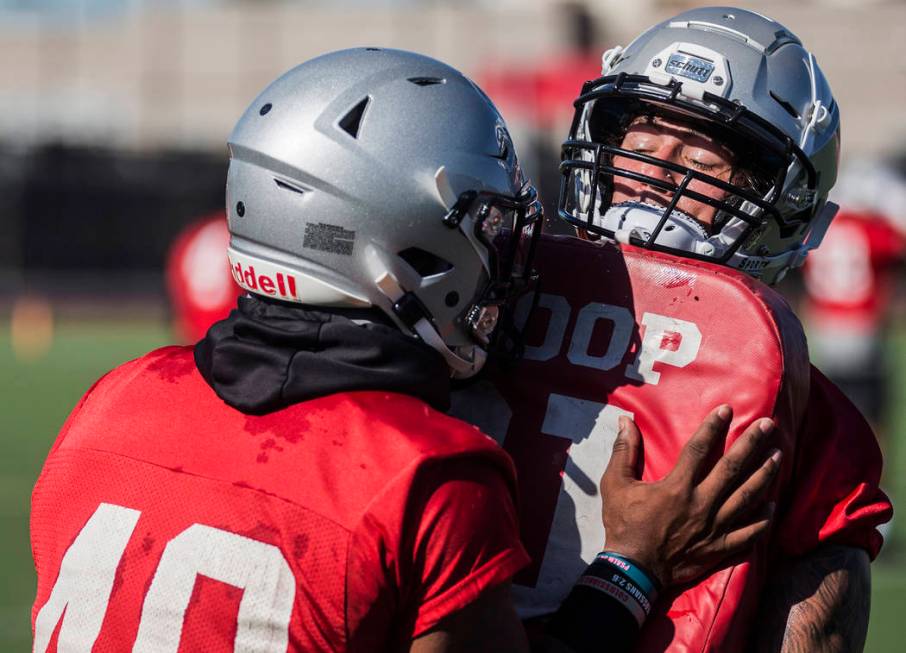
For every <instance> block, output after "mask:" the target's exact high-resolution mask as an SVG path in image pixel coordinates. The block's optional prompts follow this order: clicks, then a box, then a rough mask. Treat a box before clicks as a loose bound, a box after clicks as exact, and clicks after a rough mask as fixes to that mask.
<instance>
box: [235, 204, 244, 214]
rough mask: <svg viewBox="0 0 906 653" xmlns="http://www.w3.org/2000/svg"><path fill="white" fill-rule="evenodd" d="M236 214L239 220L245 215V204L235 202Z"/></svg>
mask: <svg viewBox="0 0 906 653" xmlns="http://www.w3.org/2000/svg"><path fill="white" fill-rule="evenodd" d="M236 214H237V215H238V216H239V217H240V218H241V217H242V216H244V215H245V204H243V203H242V202H236Z"/></svg>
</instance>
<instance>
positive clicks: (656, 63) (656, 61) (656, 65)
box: [651, 59, 663, 68]
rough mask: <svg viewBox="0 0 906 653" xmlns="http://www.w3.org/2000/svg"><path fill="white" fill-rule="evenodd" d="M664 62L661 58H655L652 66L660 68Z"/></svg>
mask: <svg viewBox="0 0 906 653" xmlns="http://www.w3.org/2000/svg"><path fill="white" fill-rule="evenodd" d="M662 63H663V62H662V61H661V60H660V59H655V60H654V61H652V62H651V66H652V68H660V67H661V64H662Z"/></svg>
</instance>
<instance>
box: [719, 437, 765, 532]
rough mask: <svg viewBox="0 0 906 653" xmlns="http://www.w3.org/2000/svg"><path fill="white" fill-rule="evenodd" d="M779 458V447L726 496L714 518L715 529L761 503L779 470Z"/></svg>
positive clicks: (724, 526)
mask: <svg viewBox="0 0 906 653" xmlns="http://www.w3.org/2000/svg"><path fill="white" fill-rule="evenodd" d="M780 459H781V453H780V449H774V450H773V451H772V452H771V455H770V456H769V457H768V459H767V460H765V461H764V462H763V463H762V464H761V465H760V466H759V467H758V469H756V470H755V471H754V472H753V473H752V475H751V476H749V478H747V479H746V480H745V482H744V483H743V484H742V485H740V486H739V487H738V488H737V489H736V491H734V492H733V493H732V494H731V495H730V496H729V497H728V498H727V500H726V501H725V502H724V504H723V505H722V506H721V507H720V508H719V509H718V510H717V516H716V517H715V519H714V526H715V528H716V529H717V530H724V529H728V528H730V527H732V526H733V524H735V523H737V522H738V521H739V520H740V519H742V518H743V517H744V516H745V515H748V514H750V513H751V512H752V511H753V510H755V509H756V508H758V507H759V506H760V505H761V503H762V502H763V501H764V499H765V497H766V496H767V494H768V491H769V489H770V488H771V486H772V485H773V481H774V479H775V478H776V477H777V472H778V471H779V470H780Z"/></svg>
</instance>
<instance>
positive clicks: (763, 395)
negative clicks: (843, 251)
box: [453, 236, 890, 652]
mask: <svg viewBox="0 0 906 653" xmlns="http://www.w3.org/2000/svg"><path fill="white" fill-rule="evenodd" d="M538 257H539V260H538V264H539V268H540V269H541V270H542V272H543V274H542V286H541V294H540V297H539V300H538V310H537V312H536V313H535V314H534V316H533V319H532V323H531V324H529V325H528V328H527V330H526V345H527V346H526V351H525V357H524V360H523V361H521V362H520V363H519V364H518V367H516V368H515V369H514V370H507V369H496V370H491V374H490V376H489V381H484V382H482V383H479V384H476V385H473V386H472V387H470V388H468V389H467V390H465V391H464V392H462V393H459V394H458V395H457V396H456V397H455V399H454V402H455V403H454V411H453V414H455V415H457V416H460V417H463V418H465V419H471V420H472V421H474V423H476V424H478V425H479V426H480V427H481V428H482V429H483V430H484V431H485V432H486V433H490V434H491V435H493V436H494V437H496V438H498V440H499V441H501V442H502V443H503V445H504V448H505V449H506V450H507V451H508V452H509V453H510V454H511V455H512V457H513V460H514V462H515V463H516V467H517V472H518V479H519V491H520V498H521V514H520V521H521V527H522V537H523V543H524V544H525V545H526V548H527V549H528V551H529V554H530V555H531V556H532V561H533V562H532V565H530V566H529V567H528V568H526V569H525V570H523V571H522V572H520V573H519V574H518V575H517V576H516V578H515V582H516V583H517V585H516V586H515V587H514V593H515V598H516V603H517V608H518V610H519V612H520V615H521V616H523V617H533V616H538V615H543V614H547V613H550V612H553V611H554V610H555V609H556V608H557V606H558V605H559V603H560V602H561V601H562V600H563V599H564V598H565V596H566V594H567V593H568V592H569V590H570V588H571V587H572V585H573V583H574V581H575V579H576V578H577V577H578V576H579V574H580V573H581V572H582V570H583V569H584V568H585V566H586V565H588V564H589V563H590V562H591V561H592V560H593V558H594V556H595V554H596V553H598V552H599V551H601V550H602V549H603V548H604V547H605V534H604V529H603V527H602V526H601V521H600V514H601V498H600V496H599V490H598V481H599V479H600V478H601V475H602V474H603V472H604V470H605V468H606V465H607V463H608V460H609V458H610V454H611V448H612V445H613V441H614V439H615V438H616V425H617V419H618V417H619V416H620V415H621V414H626V415H630V416H632V417H633V418H634V419H635V421H636V423H637V424H638V425H639V428H640V429H641V431H642V434H643V437H644V445H645V447H644V452H645V462H644V472H643V478H644V479H645V480H649V481H651V480H656V479H659V478H662V477H663V476H664V475H666V474H667V473H668V472H669V471H670V469H672V467H673V465H674V464H675V462H676V459H677V457H678V454H679V452H680V450H681V448H682V446H683V445H684V443H685V439H686V438H687V437H688V436H690V435H691V434H692V433H693V432H694V431H695V429H696V428H697V427H698V425H699V424H700V422H701V420H702V419H703V418H704V417H705V416H706V415H707V414H708V412H710V411H711V410H712V409H713V408H714V407H716V406H718V405H720V404H721V403H725V402H726V403H730V404H731V405H732V406H733V408H734V411H735V419H734V421H733V425H732V427H731V430H730V433H729V436H728V439H727V443H726V444H727V446H729V445H730V444H732V442H733V441H734V440H735V439H736V438H737V437H738V436H739V435H740V434H741V433H742V430H743V428H744V426H746V425H747V424H749V423H750V422H751V421H752V420H754V419H756V418H758V417H762V416H771V417H773V418H774V419H775V420H776V422H777V434H776V439H777V446H778V447H780V448H781V449H782V450H783V452H784V456H785V458H784V462H783V466H782V470H781V478H780V482H779V487H778V488H777V496H776V498H777V499H778V501H779V505H778V513H777V524H776V527H775V529H774V531H773V537H772V538H771V539H770V540H763V541H761V542H760V543H759V545H758V546H757V547H756V549H755V550H754V552H753V553H752V554H751V555H749V556H747V557H746V558H745V559H740V560H737V561H736V563H735V564H731V565H727V566H726V567H724V568H723V569H719V570H717V571H716V572H715V573H713V574H712V575H711V576H709V577H708V578H706V579H704V580H702V581H701V582H699V583H697V584H695V585H694V586H692V587H688V588H683V589H681V590H680V591H676V592H673V593H668V594H667V596H666V597H665V598H663V599H662V600H660V601H659V602H658V605H657V606H656V608H655V612H654V613H653V614H652V616H651V617H650V619H649V620H648V622H647V623H646V624H645V626H644V628H643V631H642V638H641V643H640V645H639V650H640V651H663V650H671V651H728V652H729V651H733V652H736V651H740V650H743V649H744V642H745V638H746V635H747V632H748V630H749V627H750V625H751V623H752V618H753V616H754V614H755V610H756V608H757V602H758V597H759V590H760V588H761V587H762V584H763V580H764V578H765V575H766V574H767V573H768V572H769V565H770V564H771V562H772V561H774V560H775V559H776V558H777V557H779V556H792V555H798V554H800V553H803V552H805V551H808V550H809V549H811V548H814V546H815V545H816V544H817V543H818V542H819V541H829V540H833V541H837V542H842V543H847V544H853V545H855V546H862V547H864V548H866V549H867V550H868V551H869V553H870V554H871V555H872V556H874V555H876V554H877V552H878V548H879V546H880V536H879V535H878V534H877V532H876V531H875V525H876V524H877V523H879V522H883V521H885V520H886V518H888V517H889V513H890V504H889V502H888V500H887V498H886V497H885V496H884V495H883V493H881V492H880V490H879V489H878V485H877V484H878V477H879V474H880V468H881V458H880V453H879V451H878V447H877V445H876V442H875V438H874V435H873V433H872V432H871V430H870V429H869V428H868V427H867V425H866V424H865V423H864V421H863V420H861V418H860V417H859V416H858V413H857V412H853V411H852V409H851V406H850V404H849V403H848V402H847V401H846V400H845V399H843V398H842V396H840V395H839V394H838V393H835V392H834V390H833V388H832V387H828V386H827V385H825V383H826V382H825V381H824V380H823V379H822V378H821V377H820V376H818V377H817V381H814V380H812V381H811V382H810V379H811V377H812V375H813V370H811V368H810V366H809V362H808V352H807V348H806V343H805V338H804V336H803V334H802V329H801V326H800V324H799V322H798V320H797V319H796V317H795V316H794V315H793V314H792V312H791V310H790V309H789V307H788V306H787V304H786V303H785V302H784V300H783V299H782V298H781V297H780V296H779V295H778V294H777V293H775V292H773V291H772V290H770V289H769V288H767V287H766V286H764V285H763V284H760V283H758V282H756V281H754V280H752V279H751V278H749V277H747V276H745V275H744V274H742V273H739V272H737V271H735V270H731V269H729V268H725V267H721V266H716V265H710V264H705V263H697V262H694V261H690V260H686V259H678V258H675V257H671V256H667V255H661V254H657V253H651V252H643V251H639V250H636V249H634V248H631V247H627V248H624V251H623V252H621V251H620V250H618V249H617V248H616V247H615V246H611V245H606V246H600V245H597V244H594V243H589V242H586V241H581V240H578V239H576V238H566V237H552V236H545V237H544V238H543V240H542V241H541V243H540V246H539V252H538ZM531 301H532V298H531V297H526V298H523V302H522V304H521V305H520V312H521V316H522V319H524V317H525V315H526V314H527V313H528V307H529V305H530V303H531ZM810 383H811V392H810ZM816 386H817V387H816ZM835 420H836V421H835Z"/></svg>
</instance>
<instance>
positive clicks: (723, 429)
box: [601, 406, 781, 587]
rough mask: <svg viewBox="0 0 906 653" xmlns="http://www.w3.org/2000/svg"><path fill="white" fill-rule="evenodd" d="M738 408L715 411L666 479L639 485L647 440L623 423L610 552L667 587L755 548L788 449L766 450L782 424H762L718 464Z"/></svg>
mask: <svg viewBox="0 0 906 653" xmlns="http://www.w3.org/2000/svg"><path fill="white" fill-rule="evenodd" d="M731 417H732V411H731V409H730V407H729V406H721V407H719V408H717V409H716V410H715V411H713V412H712V413H711V414H710V415H708V417H707V418H705V421H704V422H703V423H702V425H701V426H700V427H699V429H698V431H696V433H695V435H693V436H692V438H691V439H690V440H689V441H688V442H687V443H686V446H685V447H683V451H682V453H681V454H680V457H679V460H678V461H677V463H676V466H675V467H674V468H673V470H672V471H671V472H670V473H669V474H668V475H667V476H666V477H665V478H663V479H662V480H660V481H657V482H655V483H644V482H642V481H640V480H639V477H640V476H639V465H640V463H641V460H642V438H641V435H640V433H639V430H638V428H637V427H636V425H635V424H634V423H633V422H632V420H630V419H629V418H627V417H621V418H620V433H619V435H618V436H617V440H616V442H615V443H614V447H613V456H612V457H611V459H610V464H609V465H608V466H607V471H605V472H604V477H603V478H602V479H601V496H602V497H603V499H604V508H603V518H604V528H605V530H606V532H607V547H606V548H607V550H608V551H613V552H615V553H620V554H622V555H625V556H627V557H630V558H633V559H635V560H636V561H637V562H639V563H640V564H641V565H643V566H645V567H647V568H648V570H649V571H650V572H652V573H653V574H655V575H656V576H657V578H658V580H659V581H660V582H661V584H662V585H664V586H665V587H666V586H669V585H675V584H679V583H685V582H688V581H691V580H694V579H696V578H698V577H699V576H701V575H703V574H704V573H705V572H707V571H710V570H711V569H713V568H714V567H716V566H717V565H718V564H719V563H720V562H721V561H723V560H724V559H726V558H727V557H729V556H732V555H734V554H736V553H739V552H741V551H743V550H745V549H746V548H747V547H749V546H751V545H752V543H753V542H754V541H755V540H756V539H757V538H758V537H759V536H761V535H762V534H763V533H764V532H765V531H766V530H767V528H768V524H769V523H770V520H771V517H772V514H773V508H774V505H773V504H771V503H766V498H767V494H768V489H769V488H770V486H771V484H772V481H773V479H774V477H775V476H776V474H777V471H778V469H779V467H780V457H781V455H780V450H779V449H772V450H771V451H770V452H768V453H763V452H764V451H765V449H766V448H767V444H768V441H769V440H770V433H771V431H772V430H773V428H774V423H773V422H772V421H771V420H770V419H767V418H762V419H759V420H756V421H755V422H754V423H753V424H751V425H750V426H749V428H748V429H746V431H745V433H743V434H742V436H740V438H739V439H738V440H737V441H736V442H734V443H733V446H732V447H731V448H730V450H729V451H728V452H727V453H726V454H725V455H724V456H723V458H721V459H720V460H718V461H717V463H716V464H714V465H713V467H712V466H710V465H709V464H708V461H709V460H713V456H712V454H713V451H714V449H715V447H717V446H718V445H719V444H721V443H723V442H724V437H725V436H726V433H727V429H728V428H729V424H730V418H731Z"/></svg>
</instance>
